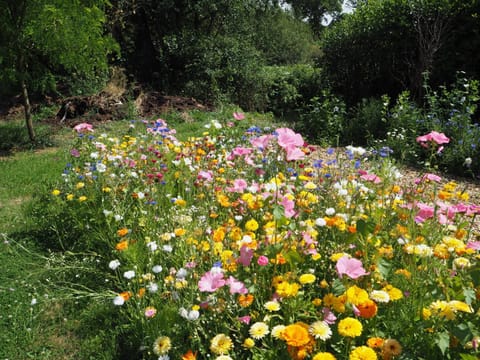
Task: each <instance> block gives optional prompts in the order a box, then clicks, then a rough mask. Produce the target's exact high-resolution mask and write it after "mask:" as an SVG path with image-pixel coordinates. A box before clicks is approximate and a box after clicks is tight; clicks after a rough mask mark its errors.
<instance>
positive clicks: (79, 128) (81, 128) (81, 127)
mask: <svg viewBox="0 0 480 360" xmlns="http://www.w3.org/2000/svg"><path fill="white" fill-rule="evenodd" d="M73 130H75V131H76V132H77V133H84V132H89V131H90V132H91V131H93V125H92V124H88V123H81V124H78V125H75V127H74V128H73Z"/></svg>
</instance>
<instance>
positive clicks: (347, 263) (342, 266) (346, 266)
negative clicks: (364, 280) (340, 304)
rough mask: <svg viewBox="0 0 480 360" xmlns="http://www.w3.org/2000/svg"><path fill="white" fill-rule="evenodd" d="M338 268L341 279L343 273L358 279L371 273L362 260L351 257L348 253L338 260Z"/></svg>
mask: <svg viewBox="0 0 480 360" xmlns="http://www.w3.org/2000/svg"><path fill="white" fill-rule="evenodd" d="M336 268H337V274H338V277H339V278H340V279H341V278H342V277H343V275H347V276H348V277H349V278H351V279H358V278H359V277H360V276H364V275H368V274H370V273H368V272H366V271H365V269H364V268H363V264H362V262H361V261H360V260H358V259H354V258H350V257H349V256H348V255H344V256H342V257H341V258H340V259H339V260H338V261H337V265H336Z"/></svg>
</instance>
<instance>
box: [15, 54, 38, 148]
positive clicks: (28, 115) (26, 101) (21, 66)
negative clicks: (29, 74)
mask: <svg viewBox="0 0 480 360" xmlns="http://www.w3.org/2000/svg"><path fill="white" fill-rule="evenodd" d="M18 70H19V72H20V86H21V88H22V98H23V109H24V110H25V124H26V125H27V130H28V137H29V138H30V141H31V142H34V141H35V131H34V129H33V122H32V106H31V105H30V96H29V95H28V88H27V82H26V81H25V77H26V75H25V73H26V66H25V58H24V56H23V55H20V57H19V61H18Z"/></svg>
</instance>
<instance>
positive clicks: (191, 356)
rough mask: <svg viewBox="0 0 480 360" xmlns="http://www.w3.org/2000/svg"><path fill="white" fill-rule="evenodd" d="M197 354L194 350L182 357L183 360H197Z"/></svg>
mask: <svg viewBox="0 0 480 360" xmlns="http://www.w3.org/2000/svg"><path fill="white" fill-rule="evenodd" d="M196 359H197V353H196V352H193V351H192V350H188V351H187V352H186V353H185V354H183V355H182V360H196Z"/></svg>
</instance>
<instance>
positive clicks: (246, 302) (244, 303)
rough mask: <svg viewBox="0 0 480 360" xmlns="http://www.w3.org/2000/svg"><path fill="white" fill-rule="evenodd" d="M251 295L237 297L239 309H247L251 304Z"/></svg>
mask: <svg viewBox="0 0 480 360" xmlns="http://www.w3.org/2000/svg"><path fill="white" fill-rule="evenodd" d="M253 299H254V297H253V295H252V294H247V295H243V294H242V295H240V296H239V297H238V303H239V304H240V306H241V307H245V308H246V307H249V306H250V305H252V303H253Z"/></svg>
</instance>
